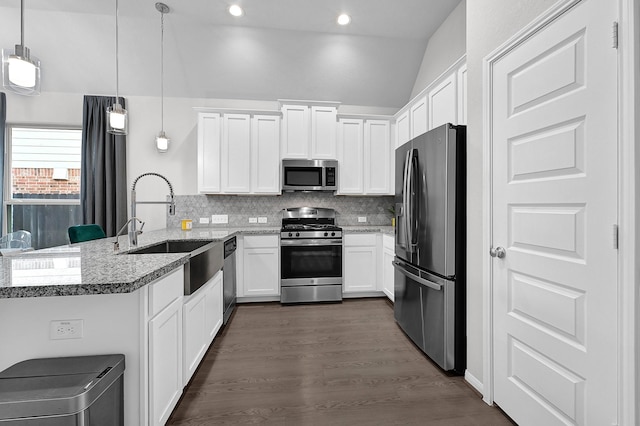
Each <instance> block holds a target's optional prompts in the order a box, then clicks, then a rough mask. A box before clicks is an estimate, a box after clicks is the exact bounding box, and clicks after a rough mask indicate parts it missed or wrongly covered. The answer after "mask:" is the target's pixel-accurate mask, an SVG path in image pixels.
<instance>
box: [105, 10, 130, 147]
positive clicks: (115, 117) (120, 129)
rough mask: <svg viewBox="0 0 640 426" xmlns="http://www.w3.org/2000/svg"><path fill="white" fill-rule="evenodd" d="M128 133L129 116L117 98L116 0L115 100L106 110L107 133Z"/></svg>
mask: <svg viewBox="0 0 640 426" xmlns="http://www.w3.org/2000/svg"><path fill="white" fill-rule="evenodd" d="M128 131H129V116H128V114H127V110H126V109H124V108H123V107H122V105H121V104H120V98H119V97H118V0H116V98H115V101H114V103H113V105H112V106H110V107H108V108H107V132H108V133H111V134H112V135H126V134H127V133H128Z"/></svg>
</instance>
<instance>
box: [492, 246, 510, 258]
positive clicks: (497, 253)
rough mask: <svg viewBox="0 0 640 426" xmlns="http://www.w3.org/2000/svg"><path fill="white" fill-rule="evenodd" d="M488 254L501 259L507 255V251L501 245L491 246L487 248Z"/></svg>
mask: <svg viewBox="0 0 640 426" xmlns="http://www.w3.org/2000/svg"><path fill="white" fill-rule="evenodd" d="M489 254H490V255H491V257H497V258H498V259H503V258H504V257H505V256H506V255H507V251H506V250H505V249H503V248H502V247H496V248H493V247H491V248H490V249H489Z"/></svg>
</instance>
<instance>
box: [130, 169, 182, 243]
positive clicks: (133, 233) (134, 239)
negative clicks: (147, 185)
mask: <svg viewBox="0 0 640 426" xmlns="http://www.w3.org/2000/svg"><path fill="white" fill-rule="evenodd" d="M145 176H157V177H159V178H160V179H163V180H164V181H165V182H167V185H169V196H170V197H171V199H170V200H169V201H136V184H137V183H138V181H139V180H140V178H142V177H145ZM136 204H168V205H169V214H170V215H171V216H173V215H175V214H176V202H175V199H174V196H173V186H172V185H171V182H169V179H167V178H166V177H164V176H162V175H161V174H158V173H153V172H148V173H143V174H141V175H140V176H138V177H137V178H136V179H135V180H134V181H133V185H132V186H131V216H133V217H135V215H136ZM129 221H131V220H129ZM140 229H142V228H140ZM139 234H140V233H139V232H138V231H137V230H136V222H135V220H134V221H133V222H131V230H130V231H129V244H130V245H131V246H137V245H138V235H139Z"/></svg>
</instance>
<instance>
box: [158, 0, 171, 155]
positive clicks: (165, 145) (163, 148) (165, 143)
mask: <svg viewBox="0 0 640 426" xmlns="http://www.w3.org/2000/svg"><path fill="white" fill-rule="evenodd" d="M156 9H157V10H158V12H160V133H158V136H156V148H157V149H158V152H167V151H168V150H169V141H170V139H169V138H168V137H167V135H166V134H165V133H164V14H165V13H169V6H167V5H166V4H164V3H160V2H158V3H156Z"/></svg>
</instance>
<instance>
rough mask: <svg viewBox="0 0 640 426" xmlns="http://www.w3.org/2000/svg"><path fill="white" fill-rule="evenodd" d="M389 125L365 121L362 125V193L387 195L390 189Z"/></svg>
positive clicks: (391, 157)
mask: <svg viewBox="0 0 640 426" xmlns="http://www.w3.org/2000/svg"><path fill="white" fill-rule="evenodd" d="M390 136H391V135H390V124H389V121H387V120H366V121H365V123H364V141H365V143H364V193H365V194H381V195H389V194H392V191H395V188H393V189H392V188H391V187H392V186H393V185H391V163H392V161H393V160H394V156H393V155H392V154H393V150H392V149H391V140H390Z"/></svg>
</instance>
